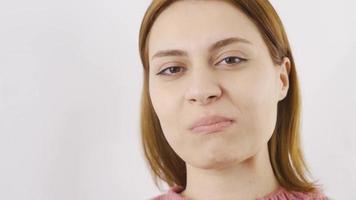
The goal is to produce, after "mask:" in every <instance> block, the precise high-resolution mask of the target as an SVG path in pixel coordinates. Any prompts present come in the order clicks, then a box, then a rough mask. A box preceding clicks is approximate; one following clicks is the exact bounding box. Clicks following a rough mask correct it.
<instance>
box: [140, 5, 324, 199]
mask: <svg viewBox="0 0 356 200" xmlns="http://www.w3.org/2000/svg"><path fill="white" fill-rule="evenodd" d="M139 45H140V55H141V59H142V63H143V67H144V87H143V93H142V95H143V96H142V113H141V128H142V143H143V148H144V153H145V156H146V159H147V161H148V164H149V166H150V168H151V172H152V175H153V177H154V178H155V183H156V185H158V181H157V180H158V178H159V179H161V180H163V181H164V182H166V183H167V184H168V185H169V186H170V187H171V188H170V190H169V191H168V192H166V193H165V194H162V195H159V196H157V197H155V198H153V199H219V200H220V199H244V200H246V199H327V198H326V197H325V196H324V195H323V194H322V190H321V188H320V187H319V186H318V185H316V183H315V182H312V181H310V180H309V178H308V177H307V174H306V173H307V172H308V169H307V166H306V164H305V162H304V159H303V155H302V151H301V149H300V141H299V140H300V139H299V137H300V136H299V125H300V106H301V103H300V97H299V88H298V87H299V86H298V81H297V74H296V69H295V64H294V61H293V56H292V52H291V49H290V46H289V43H288V39H287V36H286V33H285V31H284V28H283V25H282V23H281V21H280V19H279V17H278V15H277V14H276V12H275V10H274V9H273V7H272V5H271V4H270V3H269V2H268V1H267V0H226V1H221V0H210V1H193V0H180V1H168V0H154V1H153V2H152V4H151V5H150V7H149V8H148V10H147V12H146V15H145V17H144V19H143V22H142V26H141V30H140V41H139Z"/></svg>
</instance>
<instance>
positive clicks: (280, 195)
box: [150, 186, 329, 200]
mask: <svg viewBox="0 0 356 200" xmlns="http://www.w3.org/2000/svg"><path fill="white" fill-rule="evenodd" d="M182 191H183V187H181V186H174V187H172V188H170V190H169V191H168V192H167V193H165V194H161V195H159V196H156V197H154V198H151V199H150V200H187V199H186V198H184V197H183V196H182V195H180V194H179V193H180V192H182ZM258 200H329V198H328V197H326V196H325V195H324V194H323V193H322V192H321V191H320V190H319V191H318V192H316V193H303V192H296V191H293V192H288V191H287V190H286V189H284V188H283V187H280V188H279V189H278V190H276V191H274V192H272V193H270V194H267V195H265V196H264V197H262V198H260V199H258Z"/></svg>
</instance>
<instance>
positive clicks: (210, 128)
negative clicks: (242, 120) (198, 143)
mask: <svg viewBox="0 0 356 200" xmlns="http://www.w3.org/2000/svg"><path fill="white" fill-rule="evenodd" d="M232 123H233V122H232V121H222V122H218V123H215V124H211V125H206V126H198V127H195V128H193V129H192V132H194V133H201V134H209V133H215V132H220V131H223V130H224V129H225V128H227V127H229V126H230V125H231V124H232Z"/></svg>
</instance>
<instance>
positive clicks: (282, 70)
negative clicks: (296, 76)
mask: <svg viewBox="0 0 356 200" xmlns="http://www.w3.org/2000/svg"><path fill="white" fill-rule="evenodd" d="M290 68H291V63H290V60H289V58H288V57H284V58H283V62H282V64H281V65H280V66H279V70H278V72H279V77H278V78H279V83H280V90H279V101H281V100H283V99H284V98H285V97H286V96H287V93H288V89H289V72H290Z"/></svg>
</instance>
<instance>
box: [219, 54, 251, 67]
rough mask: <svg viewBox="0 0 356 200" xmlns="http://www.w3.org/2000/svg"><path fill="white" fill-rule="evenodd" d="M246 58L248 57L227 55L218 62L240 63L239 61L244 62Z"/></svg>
mask: <svg viewBox="0 0 356 200" xmlns="http://www.w3.org/2000/svg"><path fill="white" fill-rule="evenodd" d="M246 60H247V59H244V58H240V57H236V56H229V57H226V58H224V59H222V60H221V61H220V62H218V64H219V63H223V62H225V64H227V65H232V64H239V63H241V62H244V61H246ZM223 64H224V63H223Z"/></svg>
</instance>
